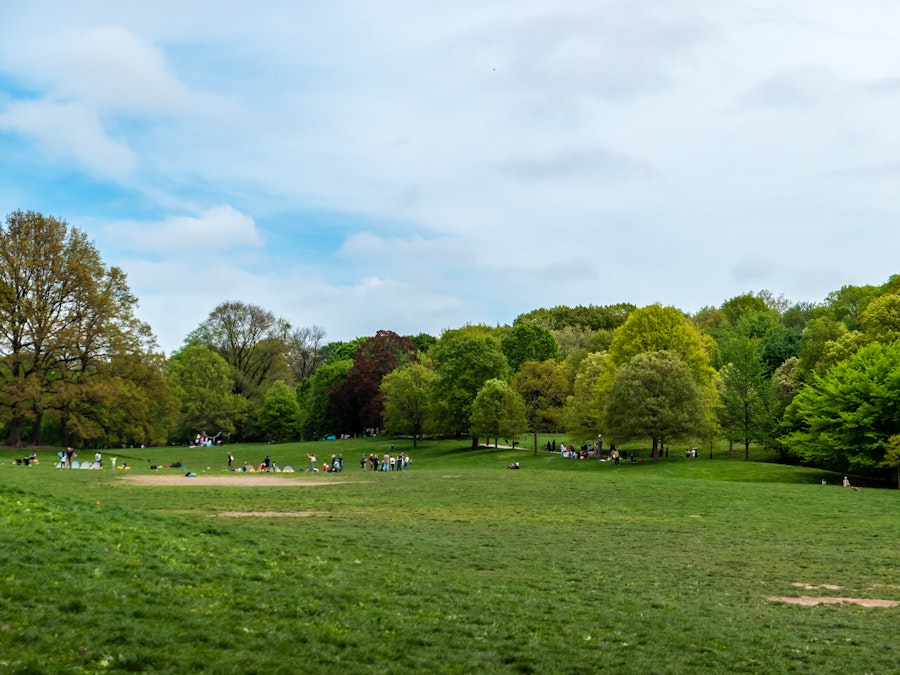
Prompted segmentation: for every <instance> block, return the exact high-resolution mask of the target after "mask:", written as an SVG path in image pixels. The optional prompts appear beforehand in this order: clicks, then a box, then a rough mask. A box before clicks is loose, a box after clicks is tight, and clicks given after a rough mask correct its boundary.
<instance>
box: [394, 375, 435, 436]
mask: <svg viewBox="0 0 900 675" xmlns="http://www.w3.org/2000/svg"><path fill="white" fill-rule="evenodd" d="M434 378H435V373H434V371H433V370H432V369H431V368H429V367H427V366H425V365H424V364H422V363H406V364H404V365H402V366H400V367H398V368H396V369H394V370H393V371H391V372H390V373H388V374H387V375H385V376H384V378H383V379H382V380H381V393H382V394H383V395H384V427H385V429H386V430H387V431H388V432H389V433H392V434H410V435H411V436H412V439H413V447H416V441H417V439H419V438H422V436H423V434H424V433H425V427H426V425H427V424H428V421H429V419H430V417H431V387H432V384H433V383H434Z"/></svg>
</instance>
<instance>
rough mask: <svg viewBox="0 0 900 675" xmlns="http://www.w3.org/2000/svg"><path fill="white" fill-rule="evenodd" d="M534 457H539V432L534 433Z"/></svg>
mask: <svg viewBox="0 0 900 675" xmlns="http://www.w3.org/2000/svg"><path fill="white" fill-rule="evenodd" d="M534 456H535V457H537V432H536V431H535V432H534Z"/></svg>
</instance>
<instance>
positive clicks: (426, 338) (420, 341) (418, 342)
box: [409, 333, 437, 358]
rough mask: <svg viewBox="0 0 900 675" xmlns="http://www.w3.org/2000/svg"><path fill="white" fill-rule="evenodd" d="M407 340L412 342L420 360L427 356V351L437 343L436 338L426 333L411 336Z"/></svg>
mask: <svg viewBox="0 0 900 675" xmlns="http://www.w3.org/2000/svg"><path fill="white" fill-rule="evenodd" d="M409 339H410V340H412V343H413V344H414V345H415V346H416V351H417V352H418V354H419V357H420V358H421V357H422V356H424V355H425V354H427V353H428V350H429V349H431V346H432V345H433V344H434V343H435V342H437V338H436V337H434V336H433V335H429V334H428V333H419V334H418V335H411V336H410V337H409Z"/></svg>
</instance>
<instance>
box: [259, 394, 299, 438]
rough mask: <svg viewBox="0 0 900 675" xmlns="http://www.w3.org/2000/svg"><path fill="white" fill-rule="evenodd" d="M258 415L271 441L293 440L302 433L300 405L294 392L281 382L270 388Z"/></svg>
mask: <svg viewBox="0 0 900 675" xmlns="http://www.w3.org/2000/svg"><path fill="white" fill-rule="evenodd" d="M256 415H257V419H258V422H259V426H260V428H261V429H262V430H263V431H264V432H265V434H266V436H267V437H268V438H269V440H272V441H276V442H282V441H287V440H293V439H295V438H296V437H297V436H298V435H299V433H300V404H299V403H298V402H297V396H296V394H295V393H294V390H293V389H291V388H290V387H289V386H288V385H287V384H286V383H285V382H283V381H281V380H276V381H275V382H273V383H272V386H270V387H269V390H268V391H267V392H266V397H265V399H264V401H263V404H262V406H261V407H260V409H259V411H258V412H257V413H256Z"/></svg>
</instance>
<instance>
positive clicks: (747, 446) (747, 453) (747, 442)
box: [744, 441, 750, 461]
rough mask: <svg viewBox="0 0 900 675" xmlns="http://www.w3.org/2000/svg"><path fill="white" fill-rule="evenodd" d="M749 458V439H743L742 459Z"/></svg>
mask: <svg viewBox="0 0 900 675" xmlns="http://www.w3.org/2000/svg"><path fill="white" fill-rule="evenodd" d="M748 459H750V441H744V461H746V460H748Z"/></svg>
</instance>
